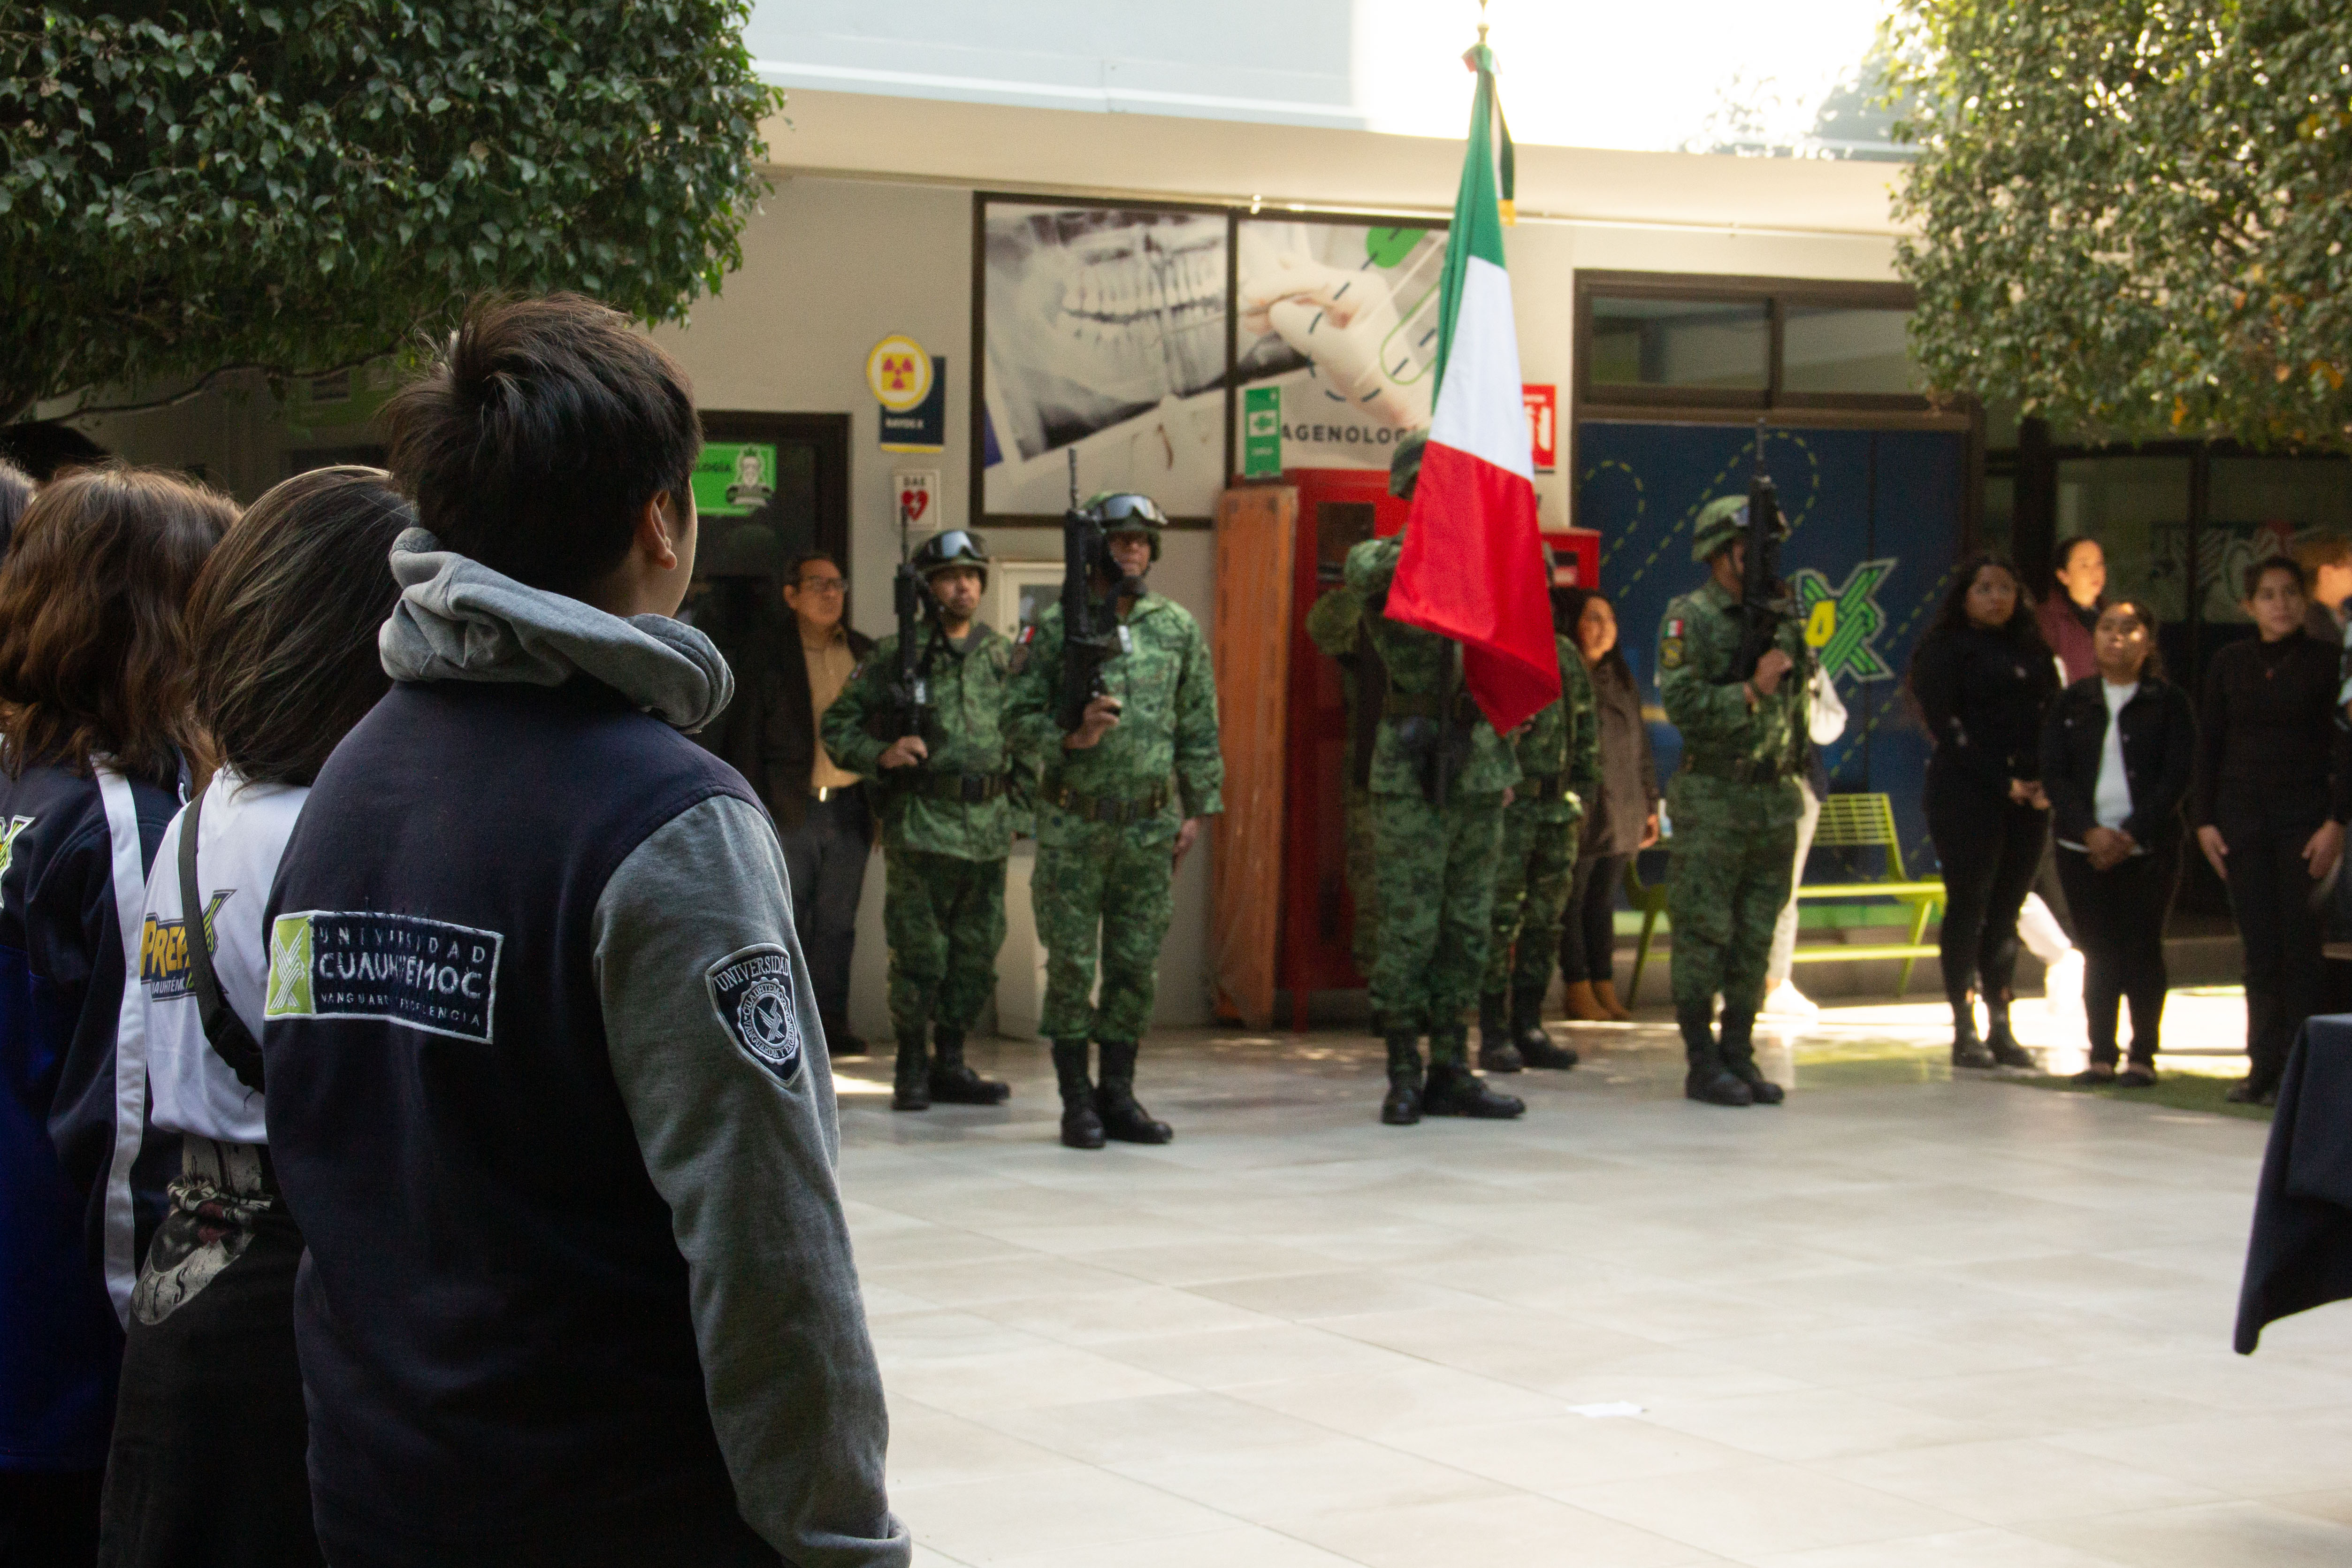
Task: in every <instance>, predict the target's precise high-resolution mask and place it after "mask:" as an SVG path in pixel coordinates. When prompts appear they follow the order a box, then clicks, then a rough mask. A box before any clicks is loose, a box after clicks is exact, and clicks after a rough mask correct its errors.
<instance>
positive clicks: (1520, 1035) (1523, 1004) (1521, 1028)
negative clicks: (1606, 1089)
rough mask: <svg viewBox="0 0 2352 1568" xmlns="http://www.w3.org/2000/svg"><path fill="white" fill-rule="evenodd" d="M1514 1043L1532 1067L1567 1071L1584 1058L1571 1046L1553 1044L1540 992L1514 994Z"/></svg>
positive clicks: (1512, 1039) (1481, 1064)
mask: <svg viewBox="0 0 2352 1568" xmlns="http://www.w3.org/2000/svg"><path fill="white" fill-rule="evenodd" d="M1511 1042H1512V1044H1514V1045H1516V1046H1517V1047H1519V1060H1521V1061H1523V1062H1525V1063H1526V1064H1527V1065H1528V1066H1529V1067H1531V1068H1551V1069H1552V1070H1554V1071H1556V1072H1565V1071H1567V1070H1568V1069H1569V1068H1572V1067H1574V1066H1575V1065H1576V1064H1577V1063H1578V1062H1579V1061H1580V1060H1582V1059H1583V1058H1580V1057H1579V1056H1578V1055H1577V1054H1576V1053H1575V1052H1574V1051H1572V1050H1570V1048H1569V1047H1566V1046H1556V1045H1554V1044H1552V1040H1551V1037H1550V1036H1549V1035H1548V1034H1546V1033H1544V1026H1543V993H1542V992H1540V991H1514V992H1512V993H1511ZM1479 1065H1480V1066H1481V1067H1484V1066H1485V1065H1486V1064H1485V1062H1483V1061H1481V1062H1480V1063H1479Z"/></svg>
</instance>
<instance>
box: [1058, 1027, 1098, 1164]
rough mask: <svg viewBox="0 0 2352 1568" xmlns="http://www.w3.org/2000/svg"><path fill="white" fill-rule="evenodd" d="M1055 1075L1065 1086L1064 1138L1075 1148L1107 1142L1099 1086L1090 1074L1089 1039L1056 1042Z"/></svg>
mask: <svg viewBox="0 0 2352 1568" xmlns="http://www.w3.org/2000/svg"><path fill="white" fill-rule="evenodd" d="M1054 1077H1055V1080H1056V1081H1057V1082H1059V1084H1060V1085H1061V1089H1062V1142H1064V1143H1065V1144H1066V1145H1068V1146H1069V1147H1070V1148H1073V1149H1099V1148H1101V1147H1102V1146H1103V1124H1102V1117H1101V1116H1100V1115H1099V1114H1098V1113H1097V1111H1096V1110H1095V1086H1094V1084H1093V1083H1092V1082H1091V1081H1090V1080H1089V1079H1087V1043H1086V1041H1084V1040H1055V1042H1054Z"/></svg>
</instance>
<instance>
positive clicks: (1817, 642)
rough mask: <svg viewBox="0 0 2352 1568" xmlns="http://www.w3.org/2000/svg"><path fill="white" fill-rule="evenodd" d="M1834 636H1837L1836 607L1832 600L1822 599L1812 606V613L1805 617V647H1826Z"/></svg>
mask: <svg viewBox="0 0 2352 1568" xmlns="http://www.w3.org/2000/svg"><path fill="white" fill-rule="evenodd" d="M1835 636H1837V605H1836V603H1835V601H1833V600H1830V599H1823V600H1822V602H1821V603H1820V604H1818V605H1814V606H1813V613H1812V614H1811V615H1810V616H1806V617H1805V646H1806V647H1811V648H1823V647H1828V646H1829V641H1830V638H1832V637H1835Z"/></svg>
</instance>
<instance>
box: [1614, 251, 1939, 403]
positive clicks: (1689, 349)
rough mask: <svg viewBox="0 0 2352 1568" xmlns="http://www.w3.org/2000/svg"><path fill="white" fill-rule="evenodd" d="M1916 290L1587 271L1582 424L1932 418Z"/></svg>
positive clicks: (1888, 285)
mask: <svg viewBox="0 0 2352 1568" xmlns="http://www.w3.org/2000/svg"><path fill="white" fill-rule="evenodd" d="M1912 304H1913V295H1912V290H1911V288H1910V286H1909V285H1908V284H1903V283H1840V282H1822V281H1819V280H1814V279H1785V278H1738V277H1724V278H1715V277H1694V276H1691V275H1688V274H1679V273H1640V272H1604V271H1580V272H1579V273H1578V274H1577V280H1576V334H1577V342H1576V387H1577V397H1576V403H1577V412H1578V415H1579V416H1580V417H1591V416H1595V415H1596V414H1598V413H1600V412H1601V410H1618V409H1626V410H1633V409H1643V408H1661V407H1682V408H1701V407H1704V408H1717V409H1724V410H1734V409H1757V410H1776V409H1790V408H1811V409H1853V410H1858V411H1863V410H1866V411H1874V412H1920V413H1925V412H1928V411H1930V410H1931V406H1932V405H1930V404H1929V403H1928V401H1927V396H1926V395H1925V393H1924V390H1923V388H1922V386H1921V383H1920V379H1919V375H1918V372H1917V368H1916V366H1915V365H1914V364H1913V363H1912V361H1911V356H1910V352H1909V345H1908V343H1907V342H1906V325H1907V320H1908V317H1909V315H1910V311H1911V308H1912Z"/></svg>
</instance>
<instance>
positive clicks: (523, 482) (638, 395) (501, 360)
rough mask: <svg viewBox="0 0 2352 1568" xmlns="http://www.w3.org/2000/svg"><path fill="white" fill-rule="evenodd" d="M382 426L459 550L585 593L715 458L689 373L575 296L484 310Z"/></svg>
mask: <svg viewBox="0 0 2352 1568" xmlns="http://www.w3.org/2000/svg"><path fill="white" fill-rule="evenodd" d="M383 424H384V428H385V432H386V435H387V437H388V441H389V447H390V458H389V462H390V467H391V469H392V473H393V476H394V480H395V481H396V482H397V483H398V485H399V487H400V489H401V490H402V491H403V492H404V494H406V495H408V496H409V497H411V498H412V499H414V500H415V503H416V512H417V521H419V522H420V523H422V524H423V525H424V526H425V527H426V528H428V529H430V530H432V531H433V532H434V533H435V534H436V535H437V536H438V537H439V539H440V541H441V542H442V544H443V545H444V546H445V547H446V548H447V549H450V550H454V551H457V552H458V553H460V554H462V555H467V556H471V557H472V558H473V559H474V560H477V561H478V562H480V563H482V564H483V565H485V566H488V567H489V568H491V569H492V570H493V571H497V572H502V573H504V574H507V575H508V576H509V577H512V578H514V579H515V580H516V581H518V582H520V583H524V584H529V585H530V586H531V587H534V588H547V589H551V590H553V591H555V592H557V593H562V594H571V595H575V596H577V595H579V594H580V593H581V592H582V590H583V589H585V588H587V587H588V586H590V585H591V584H595V583H597V582H598V581H600V580H601V579H603V578H604V576H605V575H606V574H608V573H610V572H612V571H613V570H614V568H616V567H618V566H619V565H620V564H621V563H622V560H623V558H624V557H625V556H626V555H627V554H628V552H629V545H630V541H631V539H632V537H633V536H634V534H635V529H636V525H637V521H638V519H639V518H640V517H642V516H643V515H644V513H645V510H646V503H647V502H649V501H651V500H653V499H654V498H655V497H656V496H657V495H661V494H664V493H667V495H668V496H669V497H670V498H671V499H672V500H674V501H676V502H677V503H678V505H679V506H680V507H681V508H683V507H684V506H685V504H686V502H687V498H688V493H689V492H688V479H689V477H690V476H691V474H692V472H693V469H694V460H695V458H696V456H697V455H698V453H699V452H700V451H701V449H702V427H701V422H700V421H699V419H698V417H697V416H696V415H695V411H694V391H693V388H692V386H691V385H690V384H688V380H687V376H686V373H685V372H684V371H683V370H681V369H679V368H678V366H677V363H676V362H675V361H673V360H672V359H671V358H670V357H669V356H668V355H667V354H666V353H662V351H661V350H660V349H658V348H656V346H655V345H654V344H653V342H651V341H650V340H648V339H647V338H646V336H645V335H644V334H643V333H641V332H639V331H637V330H636V329H635V326H634V325H633V324H632V323H631V322H630V321H629V319H628V318H627V317H626V316H624V315H622V314H621V313H620V312H619V311H617V310H613V309H611V308H610V307H608V306H604V305H600V304H598V303H597V302H596V301H594V300H587V299H583V298H582V297H580V296H579V295H576V294H551V295H548V296H545V297H544V298H538V299H489V300H477V301H476V302H475V303H474V305H473V306H472V307H471V308H470V309H469V310H467V312H466V319H465V321H464V322H463V323H462V324H461V325H460V326H459V327H458V329H457V331H456V332H455V333H453V334H452V335H451V336H450V339H449V342H448V343H447V344H446V346H445V347H444V348H443V350H442V352H441V353H439V354H438V355H437V356H436V358H435V360H434V362H433V364H432V367H431V368H430V369H428V370H427V371H426V372H425V374H423V375H422V376H419V377H418V378H417V379H416V380H415V381H412V382H410V383H409V384H407V385H406V386H404V387H402V388H401V389H400V390H399V391H398V392H396V393H394V395H393V396H392V399H391V401H390V402H389V403H387V404H386V405H384V410H383Z"/></svg>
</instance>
